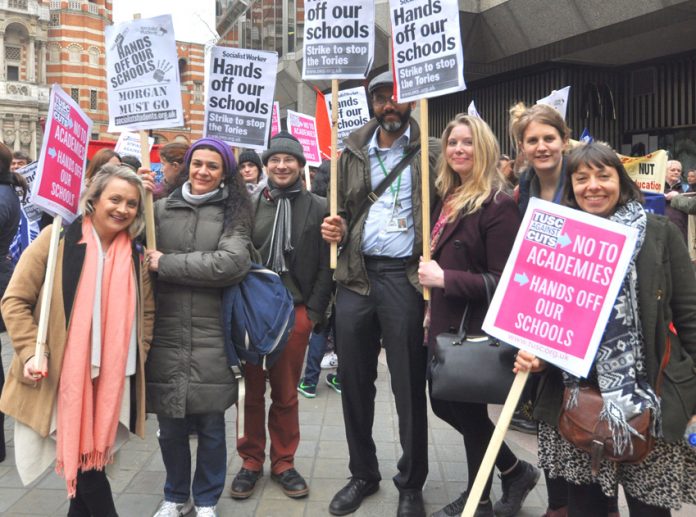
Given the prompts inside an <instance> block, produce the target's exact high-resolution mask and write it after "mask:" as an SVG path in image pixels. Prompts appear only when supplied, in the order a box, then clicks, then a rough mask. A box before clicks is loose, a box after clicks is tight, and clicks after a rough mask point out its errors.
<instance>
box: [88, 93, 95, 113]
mask: <svg viewBox="0 0 696 517" xmlns="http://www.w3.org/2000/svg"><path fill="white" fill-rule="evenodd" d="M89 109H91V110H96V109H97V90H90V91H89Z"/></svg>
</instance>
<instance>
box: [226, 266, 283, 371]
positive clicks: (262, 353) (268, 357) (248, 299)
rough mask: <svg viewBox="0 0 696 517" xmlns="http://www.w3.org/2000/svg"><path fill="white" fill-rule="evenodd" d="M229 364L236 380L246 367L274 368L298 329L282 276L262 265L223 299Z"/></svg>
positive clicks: (255, 268) (232, 288)
mask: <svg viewBox="0 0 696 517" xmlns="http://www.w3.org/2000/svg"><path fill="white" fill-rule="evenodd" d="M222 325H223V330H224V336H225V353H226V354H227V361H228V364H229V366H230V368H232V370H233V371H234V373H235V375H236V376H240V375H241V374H242V370H243V363H247V362H248V363H251V364H255V365H259V364H263V366H264V368H267V367H270V366H272V365H273V363H274V362H275V361H276V360H277V359H278V357H280V354H282V352H283V350H284V349H285V345H286V344H287V341H288V338H289V337H290V332H291V331H292V328H293V326H294V325H295V307H294V303H293V300H292V295H291V294H290V292H289V291H288V290H287V288H286V287H285V286H284V285H283V281H282V280H281V278H280V276H279V275H278V274H277V273H275V272H274V271H271V270H270V269H266V268H265V267H263V266H262V265H259V264H254V263H252V264H251V269H249V272H248V273H247V275H246V276H245V277H244V280H242V281H241V282H240V283H239V284H237V285H233V286H230V287H227V288H226V289H225V290H224V293H223V299H222Z"/></svg>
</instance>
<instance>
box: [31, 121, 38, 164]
mask: <svg viewBox="0 0 696 517" xmlns="http://www.w3.org/2000/svg"><path fill="white" fill-rule="evenodd" d="M29 131H31V143H30V144H29V158H31V161H34V160H36V155H37V152H36V120H32V121H31V122H29Z"/></svg>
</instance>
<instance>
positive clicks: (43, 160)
mask: <svg viewBox="0 0 696 517" xmlns="http://www.w3.org/2000/svg"><path fill="white" fill-rule="evenodd" d="M91 129H92V120H91V119H90V118H89V117H88V116H87V115H86V114H85V112H84V111H82V110H81V109H80V106H78V105H77V103H76V102H75V101H74V100H73V98H72V97H71V96H70V95H68V94H67V93H65V92H64V91H63V90H62V89H61V87H60V86H58V85H57V84H54V85H53V86H52V87H51V94H50V97H49V101H48V115H47V117H46V129H45V131H44V138H43V143H42V144H41V153H40V154H39V163H38V165H37V173H36V177H35V178H34V184H33V185H32V188H31V198H30V201H31V202H32V203H33V204H35V205H36V206H38V207H40V208H41V209H42V210H44V211H46V212H48V213H50V214H51V215H54V216H55V215H59V216H61V217H63V219H65V220H66V221H67V222H68V223H70V222H72V221H73V219H75V217H77V213H78V211H79V207H78V204H79V201H80V193H81V192H82V183H83V181H84V171H85V162H86V160H87V145H88V143H89V134H90V131H91Z"/></svg>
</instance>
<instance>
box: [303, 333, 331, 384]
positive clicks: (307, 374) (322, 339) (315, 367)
mask: <svg viewBox="0 0 696 517" xmlns="http://www.w3.org/2000/svg"><path fill="white" fill-rule="evenodd" d="M329 331H330V328H327V329H326V330H324V331H322V333H321V334H315V333H314V332H312V335H311V336H310V338H309V346H308V348H307V365H306V366H305V371H304V382H305V384H318V383H319V373H320V372H321V360H322V359H323V358H324V353H325V352H326V341H327V339H328V337H329Z"/></svg>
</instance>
